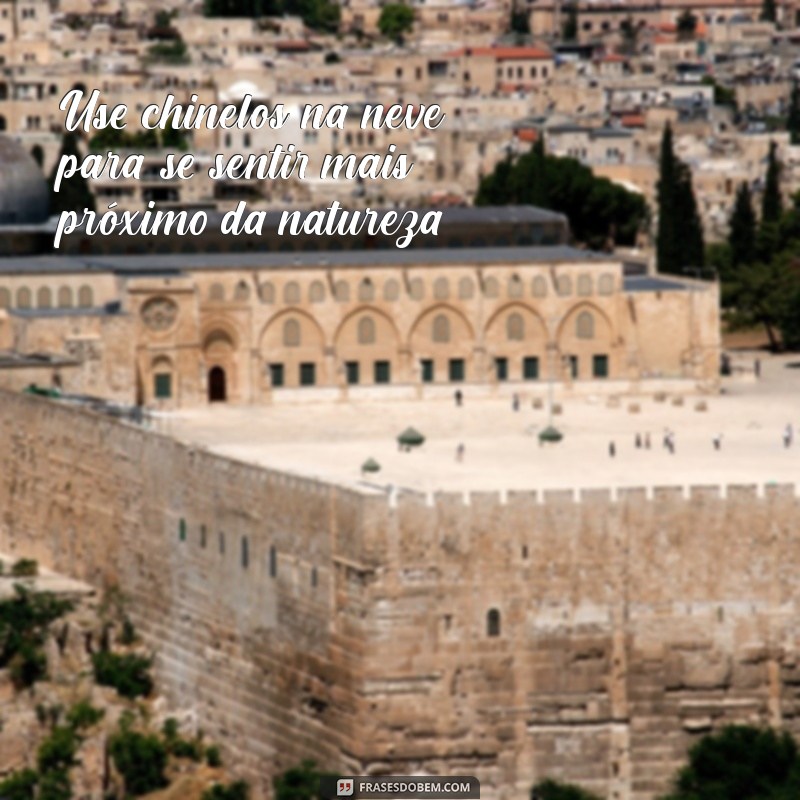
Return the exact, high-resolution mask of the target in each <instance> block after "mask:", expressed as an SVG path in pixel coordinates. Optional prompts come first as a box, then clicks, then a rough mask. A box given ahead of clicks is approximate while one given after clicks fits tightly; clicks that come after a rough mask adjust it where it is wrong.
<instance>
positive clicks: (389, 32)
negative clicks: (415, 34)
mask: <svg viewBox="0 0 800 800" xmlns="http://www.w3.org/2000/svg"><path fill="white" fill-rule="evenodd" d="M413 27H414V9H412V8H411V7H410V6H407V5H404V4H403V3H389V4H388V5H385V6H384V7H383V8H382V9H381V15H380V17H379V18H378V30H379V31H380V32H381V34H382V35H383V36H385V37H386V38H387V39H394V40H395V41H396V42H402V41H403V34H406V33H408V32H409V31H410V30H411V29H412V28H413Z"/></svg>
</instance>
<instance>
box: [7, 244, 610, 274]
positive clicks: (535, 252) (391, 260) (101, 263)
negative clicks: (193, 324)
mask: <svg viewBox="0 0 800 800" xmlns="http://www.w3.org/2000/svg"><path fill="white" fill-rule="evenodd" d="M532 262H543V263H559V262H580V263H587V262H594V263H598V264H608V263H619V259H618V258H617V257H615V256H614V255H613V254H605V253H596V252H593V251H591V250H579V249H577V248H574V247H569V246H567V245H554V246H541V247H504V248H500V249H496V248H491V247H486V248H480V249H468V248H437V249H426V250H412V249H405V250H400V249H396V248H395V249H391V250H389V249H387V250H337V251H320V252H309V253H302V252H301V253H185V254H184V253H179V254H164V255H160V254H159V255H125V256H19V257H17V256H10V257H5V258H0V274H3V275H12V274H20V273H28V274H37V273H76V272H77V273H80V272H86V273H125V274H128V275H136V274H161V273H162V272H165V271H167V272H171V273H173V274H177V273H178V272H180V271H194V270H220V269H286V268H287V267H298V268H304V267H306V268H308V267H322V268H325V267H340V268H346V267H385V266H425V265H428V264H431V265H440V264H454V265H457V264H469V265H479V264H487V265H492V264H527V263H532Z"/></svg>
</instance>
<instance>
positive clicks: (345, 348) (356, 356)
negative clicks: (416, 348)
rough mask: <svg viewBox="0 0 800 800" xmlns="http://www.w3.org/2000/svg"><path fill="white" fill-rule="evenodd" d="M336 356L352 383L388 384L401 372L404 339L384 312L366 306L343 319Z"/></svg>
mask: <svg viewBox="0 0 800 800" xmlns="http://www.w3.org/2000/svg"><path fill="white" fill-rule="evenodd" d="M334 343H335V346H336V359H337V362H338V364H339V365H340V366H341V368H342V369H343V373H342V374H343V376H344V379H345V380H346V382H347V383H348V384H385V383H397V382H398V380H402V378H401V376H400V375H399V371H400V364H399V361H398V359H399V351H400V339H399V336H398V334H397V330H396V328H395V326H394V323H393V322H392V321H391V319H390V318H389V317H388V316H386V315H385V314H384V313H383V312H381V311H378V310H377V309H375V308H371V307H369V306H362V307H361V308H358V309H356V310H355V311H353V312H352V313H351V314H349V315H348V316H347V317H345V319H344V320H343V321H342V323H341V325H340V326H339V329H338V330H337V331H336V336H335V338H334Z"/></svg>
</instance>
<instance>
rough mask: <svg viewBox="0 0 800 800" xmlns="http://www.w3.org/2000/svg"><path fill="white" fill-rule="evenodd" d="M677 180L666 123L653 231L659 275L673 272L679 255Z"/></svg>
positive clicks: (670, 135)
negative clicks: (656, 217)
mask: <svg viewBox="0 0 800 800" xmlns="http://www.w3.org/2000/svg"><path fill="white" fill-rule="evenodd" d="M677 178H678V160H677V158H676V157H675V151H674V150H673V147H672V128H671V127H670V125H669V123H667V125H666V126H665V127H664V133H663V134H662V136H661V155H660V158H659V172H658V185H657V187H656V191H657V200H658V230H657V232H656V258H657V262H658V269H659V270H660V271H661V272H675V271H676V270H677V269H678V266H679V262H680V256H679V251H678V220H677V217H676V211H677V209H676V207H675V188H676V186H677Z"/></svg>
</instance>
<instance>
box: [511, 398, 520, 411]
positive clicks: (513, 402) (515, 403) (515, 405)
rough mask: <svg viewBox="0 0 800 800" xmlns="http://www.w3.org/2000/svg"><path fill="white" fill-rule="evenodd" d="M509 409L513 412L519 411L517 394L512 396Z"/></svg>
mask: <svg viewBox="0 0 800 800" xmlns="http://www.w3.org/2000/svg"><path fill="white" fill-rule="evenodd" d="M511 408H512V409H514V411H519V395H518V394H514V396H513V397H512V398H511Z"/></svg>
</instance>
